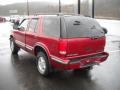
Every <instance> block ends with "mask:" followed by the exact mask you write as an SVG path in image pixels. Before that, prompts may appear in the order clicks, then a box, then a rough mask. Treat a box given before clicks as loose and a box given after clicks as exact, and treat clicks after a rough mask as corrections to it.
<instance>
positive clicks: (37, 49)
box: [34, 43, 50, 58]
mask: <svg viewBox="0 0 120 90" xmlns="http://www.w3.org/2000/svg"><path fill="white" fill-rule="evenodd" d="M40 51H42V52H44V53H45V54H46V55H47V57H48V58H49V56H50V52H49V50H48V49H47V47H45V45H42V44H40V43H37V44H36V45H35V46H34V55H35V56H37V53H38V52H40Z"/></svg>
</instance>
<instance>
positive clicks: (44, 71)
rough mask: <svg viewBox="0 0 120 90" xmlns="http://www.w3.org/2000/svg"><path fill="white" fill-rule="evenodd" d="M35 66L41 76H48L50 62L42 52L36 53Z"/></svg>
mask: <svg viewBox="0 0 120 90" xmlns="http://www.w3.org/2000/svg"><path fill="white" fill-rule="evenodd" d="M37 68H38V71H39V73H40V74H41V75H43V76H48V74H49V73H50V64H49V61H48V57H47V56H46V54H45V53H44V52H39V53H38V55H37Z"/></svg>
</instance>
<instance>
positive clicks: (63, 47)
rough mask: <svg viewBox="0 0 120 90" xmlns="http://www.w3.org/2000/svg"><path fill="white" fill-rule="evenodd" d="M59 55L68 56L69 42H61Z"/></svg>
mask: <svg viewBox="0 0 120 90" xmlns="http://www.w3.org/2000/svg"><path fill="white" fill-rule="evenodd" d="M59 53H60V54H61V55H66V54H67V40H60V44H59Z"/></svg>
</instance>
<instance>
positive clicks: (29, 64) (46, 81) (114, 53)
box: [0, 22, 120, 90]
mask: <svg viewBox="0 0 120 90" xmlns="http://www.w3.org/2000/svg"><path fill="white" fill-rule="evenodd" d="M104 25H105V24H104ZM115 27H116V26H115ZM118 27H119V25H118ZM0 29H1V33H0V90H120V78H119V76H120V36H119V35H118V32H119V31H118V29H119V28H116V29H115V30H116V31H115V30H113V28H112V29H111V28H110V27H109V29H111V31H110V32H109V30H108V32H109V33H108V34H107V45H106V49H105V51H107V52H109V54H110V55H109V58H108V59H107V60H106V61H105V62H103V63H102V64H100V65H99V66H94V67H93V69H92V70H90V71H81V72H74V71H72V70H70V71H55V72H54V73H52V74H51V75H50V76H49V77H43V76H41V75H40V74H39V72H38V71H37V67H36V62H35V57H34V56H32V55H31V54H29V53H27V52H25V51H23V50H21V51H20V52H19V54H18V55H16V56H13V55H11V51H10V48H9V34H10V30H11V29H12V28H11V26H10V23H8V22H7V23H1V24H0ZM112 30H113V31H114V34H113V35H112V32H113V31H112ZM119 34H120V33H119Z"/></svg>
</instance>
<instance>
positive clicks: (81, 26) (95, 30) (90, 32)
mask: <svg viewBox="0 0 120 90" xmlns="http://www.w3.org/2000/svg"><path fill="white" fill-rule="evenodd" d="M64 19H65V25H66V35H67V38H77V37H101V36H104V32H103V30H102V28H101V26H100V25H99V24H98V23H97V22H96V21H95V20H93V19H91V18H88V17H83V16H68V17H65V18H64Z"/></svg>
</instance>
